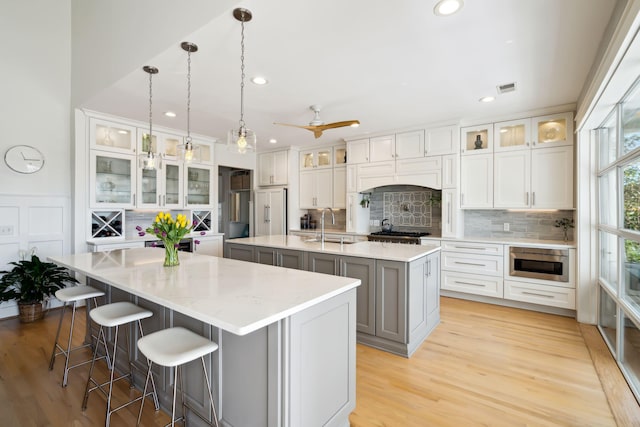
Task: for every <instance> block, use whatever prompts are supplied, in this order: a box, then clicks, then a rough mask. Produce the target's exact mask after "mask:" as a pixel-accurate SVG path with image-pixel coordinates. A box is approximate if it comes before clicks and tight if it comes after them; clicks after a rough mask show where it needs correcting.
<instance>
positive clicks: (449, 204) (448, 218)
mask: <svg viewBox="0 0 640 427" xmlns="http://www.w3.org/2000/svg"><path fill="white" fill-rule="evenodd" d="M451 216H452V213H451V202H450V201H449V202H447V224H449V225H451Z"/></svg>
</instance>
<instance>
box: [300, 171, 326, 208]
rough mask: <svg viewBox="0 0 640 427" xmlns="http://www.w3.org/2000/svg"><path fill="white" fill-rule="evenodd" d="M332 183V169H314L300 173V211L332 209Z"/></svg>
mask: <svg viewBox="0 0 640 427" xmlns="http://www.w3.org/2000/svg"><path fill="white" fill-rule="evenodd" d="M332 183H333V170H332V169H316V170H309V171H302V172H300V209H318V208H329V207H332V205H333V184H332Z"/></svg>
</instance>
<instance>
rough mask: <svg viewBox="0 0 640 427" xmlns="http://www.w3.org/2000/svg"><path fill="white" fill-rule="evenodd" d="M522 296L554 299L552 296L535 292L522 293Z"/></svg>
mask: <svg viewBox="0 0 640 427" xmlns="http://www.w3.org/2000/svg"><path fill="white" fill-rule="evenodd" d="M522 294H523V295H531V296H535V297H543V298H554V296H553V295H545V294H539V293H537V292H527V291H522Z"/></svg>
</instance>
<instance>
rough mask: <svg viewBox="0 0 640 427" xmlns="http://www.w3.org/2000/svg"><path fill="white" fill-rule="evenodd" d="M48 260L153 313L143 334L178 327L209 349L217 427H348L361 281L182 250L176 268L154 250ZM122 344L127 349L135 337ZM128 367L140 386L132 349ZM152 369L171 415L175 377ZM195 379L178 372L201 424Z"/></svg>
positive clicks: (203, 401) (201, 396)
mask: <svg viewBox="0 0 640 427" xmlns="http://www.w3.org/2000/svg"><path fill="white" fill-rule="evenodd" d="M49 259H50V260H51V261H52V262H54V263H56V264H58V265H62V266H64V267H67V268H69V269H71V270H72V271H75V272H77V273H80V274H83V275H85V276H86V277H87V284H90V285H91V286H94V287H99V288H101V289H104V290H105V291H106V296H105V300H106V301H105V302H115V301H131V302H134V303H136V304H138V305H140V306H142V307H145V308H147V309H149V310H151V311H153V313H154V315H153V316H152V317H151V318H149V319H145V320H144V321H143V327H144V330H145V333H150V332H154V331H157V330H161V329H164V328H168V327H172V326H184V327H187V328H189V329H191V330H193V331H195V332H197V333H199V334H201V335H203V336H206V337H208V338H210V339H212V340H213V341H216V342H217V343H218V344H219V350H218V351H217V352H215V353H213V354H212V355H210V356H209V358H208V365H209V366H208V369H210V370H211V371H212V376H213V378H214V380H213V382H212V389H213V390H212V392H213V395H214V398H215V399H216V401H217V408H218V415H219V416H220V418H221V420H222V425H226V426H236V427H243V426H251V427H253V426H291V427H295V426H313V425H328V426H348V425H349V418H348V417H349V413H350V412H351V411H352V410H353V409H354V408H355V304H356V294H355V293H356V287H357V286H358V285H359V284H360V281H359V280H357V279H351V278H342V277H328V276H326V275H321V274H315V273H310V272H305V271H296V270H287V269H280V268H275V267H269V266H264V265H257V264H248V263H246V262H240V261H234V260H229V259H224V258H217V257H210V256H204V255H197V254H192V253H186V252H185V253H180V265H179V266H176V267H163V265H162V263H163V259H164V250H163V249H159V248H134V249H126V250H114V251H110V252H94V253H81V254H75V255H68V256H57V257H50V258H49ZM107 338H108V341H111V342H113V337H112V336H111V335H107ZM130 340H131V343H132V344H134V346H135V342H136V341H137V335H134V336H132V337H131V338H130ZM118 342H125V340H119V341H118ZM167 345H171V343H167ZM123 350H125V352H126V347H125V348H123ZM122 359H124V358H121V359H120V360H122ZM132 362H133V364H134V365H136V366H137V367H139V368H140V374H139V375H136V385H137V386H138V387H139V386H141V385H142V384H143V383H144V378H143V373H144V372H145V370H146V366H147V362H146V359H144V356H142V354H140V353H139V352H137V351H136V352H135V354H133V355H132ZM154 368H155V374H156V386H157V388H158V393H159V397H160V400H161V404H162V405H163V407H165V408H166V407H170V404H171V393H172V388H173V378H172V377H171V376H170V375H169V370H167V369H166V368H163V367H161V366H155V367H154ZM119 369H122V370H126V369H128V368H127V364H126V363H124V364H122V365H119ZM134 373H135V370H134ZM201 373H202V372H201V368H198V366H197V364H196V365H194V366H188V367H187V369H186V370H185V374H186V376H187V387H188V389H187V395H188V397H187V398H188V400H189V403H190V406H192V407H194V408H195V410H196V411H197V412H198V413H200V414H201V415H202V416H204V417H205V418H206V417H210V408H209V407H208V398H207V391H206V388H205V385H204V381H203V379H202V375H201ZM190 421H191V422H192V425H200V424H199V423H201V420H200V419H199V418H197V417H190Z"/></svg>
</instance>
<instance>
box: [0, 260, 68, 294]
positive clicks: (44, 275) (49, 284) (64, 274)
mask: <svg viewBox="0 0 640 427" xmlns="http://www.w3.org/2000/svg"><path fill="white" fill-rule="evenodd" d="M9 264H10V265H13V266H14V268H13V269H12V270H10V271H0V274H3V276H2V278H0V301H12V300H15V301H17V302H18V303H23V304H33V303H38V302H42V301H44V299H45V298H46V297H49V296H51V295H53V294H54V293H55V292H56V291H57V290H58V289H62V288H64V287H65V286H66V284H67V283H78V281H77V280H76V279H75V277H73V276H71V275H70V273H69V271H68V270H67V269H66V268H64V267H60V266H58V265H56V264H54V263H52V262H42V261H41V260H40V258H38V256H37V255H32V256H31V260H22V261H17V262H10V263H9Z"/></svg>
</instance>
